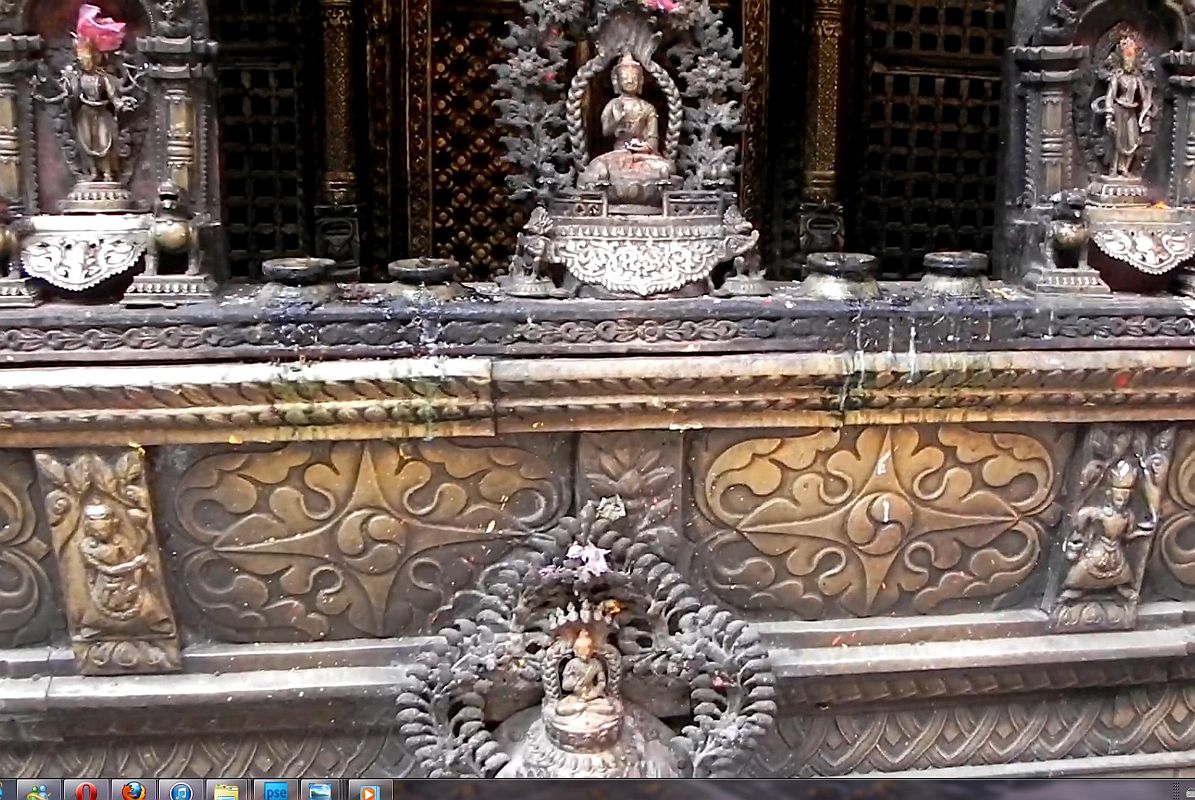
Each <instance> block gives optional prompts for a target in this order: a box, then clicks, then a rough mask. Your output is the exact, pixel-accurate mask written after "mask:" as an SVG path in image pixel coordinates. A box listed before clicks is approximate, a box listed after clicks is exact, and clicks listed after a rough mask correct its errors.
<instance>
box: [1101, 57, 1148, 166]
mask: <svg viewBox="0 0 1195 800" xmlns="http://www.w3.org/2000/svg"><path fill="white" fill-rule="evenodd" d="M1101 77H1102V78H1104V80H1105V81H1106V82H1107V84H1108V87H1107V90H1106V91H1105V92H1104V94H1102V95H1100V96H1099V97H1097V98H1096V99H1095V101H1094V102H1093V103H1092V110H1093V111H1095V112H1096V113H1097V114H1099V113H1102V114H1103V116H1104V126H1105V128H1106V129H1107V131H1108V135H1109V137H1110V139H1111V145H1112V146H1111V148H1110V149H1109V151H1108V156H1107V166H1108V171H1109V173H1110V174H1111V175H1115V176H1118V177H1130V176H1133V175H1134V174H1136V173H1138V172H1139V171H1140V170H1141V168H1142V166H1143V164H1142V163H1141V159H1140V158H1138V151H1139V150H1140V149H1141V146H1142V141H1143V140H1142V137H1143V135H1144V134H1147V133H1149V132H1150V131H1151V130H1152V126H1153V122H1152V119H1153V114H1154V111H1155V108H1154V90H1153V82H1152V81H1151V80H1150V77H1149V76H1148V75H1147V74H1146V68H1145V64H1144V63H1143V60H1142V56H1141V45H1140V43H1138V41H1137V39H1136V38H1135V37H1133V36H1125V37H1123V38H1122V39H1121V40H1120V41H1119V42H1118V43H1117V45H1116V49H1115V50H1114V51H1113V52H1112V54H1111V55H1110V56H1109V57H1108V65H1107V68H1106V69H1105V70H1104V71H1103V72H1101Z"/></svg>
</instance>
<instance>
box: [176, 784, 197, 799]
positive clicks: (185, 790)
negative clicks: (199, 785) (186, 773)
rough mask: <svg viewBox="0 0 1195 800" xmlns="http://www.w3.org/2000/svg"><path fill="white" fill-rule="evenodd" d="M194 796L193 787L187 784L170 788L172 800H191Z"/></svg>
mask: <svg viewBox="0 0 1195 800" xmlns="http://www.w3.org/2000/svg"><path fill="white" fill-rule="evenodd" d="M194 794H195V793H194V792H193V791H192V790H191V787H190V786H188V785H187V784H185V783H176V784H174V785H173V786H171V787H170V800H191V798H192V797H194Z"/></svg>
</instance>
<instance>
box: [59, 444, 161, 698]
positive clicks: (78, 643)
mask: <svg viewBox="0 0 1195 800" xmlns="http://www.w3.org/2000/svg"><path fill="white" fill-rule="evenodd" d="M36 461H37V469H38V472H39V473H40V474H41V480H42V486H43V489H44V490H45V492H46V494H45V503H46V515H47V518H48V520H49V524H50V530H51V532H52V534H53V539H54V551H55V553H56V554H57V556H58V566H59V571H60V573H61V575H62V586H63V594H64V599H65V601H66V602H65V605H66V612H67V620H68V622H69V623H70V632H71V641H72V644H73V646H74V651H75V658H76V661H77V662H78V664H79V670H80V672H82V673H84V674H92V675H111V674H122V673H127V672H166V671H171V670H175V669H178V668H179V667H180V666H181V661H180V657H179V642H178V629H177V626H176V624H175V621H174V612H173V609H172V608H171V606H170V598H169V596H168V595H167V594H166V582H165V575H164V571H163V568H162V558H161V554H160V552H159V550H158V542H157V535H156V531H155V527H154V518H153V511H152V509H151V508H150V500H149V489H148V487H147V485H146V482H145V456H144V453H143V452H142V451H140V450H127V451H123V452H121V451H96V452H84V453H79V454H76V455H72V456H68V457H65V458H64V457H60V456H59V455H58V454H57V453H51V452H40V453H38V454H37V455H36Z"/></svg>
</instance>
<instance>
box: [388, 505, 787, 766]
mask: <svg viewBox="0 0 1195 800" xmlns="http://www.w3.org/2000/svg"><path fill="white" fill-rule="evenodd" d="M626 524H627V517H626V507H625V505H624V504H623V503H622V501H621V500H620V499H618V498H608V499H605V500H602V501H601V502H590V503H588V504H586V505H585V506H584V507H583V508H582V509H581V511H580V513H579V514H578V515H577V516H576V517H565V518H564V519H562V520H561V521H560V523H559V524H558V525H556V526H555V527H553V528H552V529H551V530H549V531H547V532H546V533H544V534H539V535H535V536H532V537H530V538H529V539H528V540H527V543H526V546H525V547H524V548H522V549H521V550H520V551H518V552H516V553H512V555H511V556H509V557H508V558H506V559H504V560H503V561H502V562H500V563H498V564H495V565H494V566H491V567H489V568H488V569H487V570H486V571H485V572H484V573H483V575H482V579H481V582H480V585H479V586H478V588H477V590H476V591H475V592H472V593H464V592H463V593H459V594H458V595H457V597H456V598H455V600H454V606H453V608H452V610H451V612H450V613H453V614H455V615H456V617H457V618H456V620H455V622H454V623H453V625H452V626H451V627H449V628H447V629H445V630H444V631H442V636H443V642H441V643H440V644H438V645H437V646H435V648H434V649H433V650H431V651H429V652H428V653H427V654H426V656H425V657H424V658H423V659H421V661H420V663H419V664H418V666H416V667H415V668H413V669H412V670H411V671H410V672H409V675H408V678H407V680H406V681H405V682H404V683H403V685H402V687H401V688H402V694H401V695H400V697H399V700H398V703H399V709H400V710H399V714H398V720H399V723H400V725H401V732H402V733H403V735H404V736H406V737H407V742H408V746H409V747H410V749H411V750H412V752H413V753H414V754H415V756H416V758H417V759H419V761H420V762H421V764H422V766H423V768H424V769H425V770H426V771H427V772H428V773H429V774H430V775H431V776H432V777H450V776H461V777H465V776H484V777H492V776H495V775H497V774H499V773H500V772H501V771H502V770H503V769H504V767H506V766H507V765H508V764H509V763H510V753H509V752H507V751H504V750H503V748H502V746H501V744H500V742H499V741H498V740H497V739H496V738H495V737H494V735H492V734H491V733H490V732H489V730H488V729H487V728H486V727H485V724H484V722H483V719H484V714H483V708H484V705H485V695H486V693H487V692H488V691H489V689H490V688H491V687H493V686H494V685H495V683H497V682H510V681H531V682H535V683H539V682H541V681H544V679H545V676H544V672H543V670H544V669H545V665H546V664H552V663H555V661H554V657H553V654H554V653H555V651H554V650H553V645H552V634H551V631H552V629H553V628H554V627H558V626H559V623H560V620H561V617H560V614H561V609H562V606H561V603H560V601H561V592H562V591H563V592H565V593H566V594H569V593H571V594H573V595H574V599H575V595H576V593H577V592H579V591H591V590H589V589H584V590H583V589H580V588H579V587H581V586H593V585H600V586H605V587H606V589H604V590H603V591H604V592H605V594H604V598H605V599H604V600H602V601H601V603H600V608H601V609H602V613H605V614H608V615H611V616H612V617H615V618H617V623H618V624H619V625H621V626H622V627H623V628H624V629H627V630H630V631H635V632H636V633H634V634H633V635H630V636H628V637H626V638H621V637H620V639H619V640H618V649H619V650H620V651H621V654H622V659H621V660H622V664H623V667H624V668H625V669H626V670H627V671H628V672H629V673H630V674H633V675H636V676H638V677H641V678H643V679H653V678H654V679H660V678H670V679H672V680H681V681H685V682H687V683H689V685H690V686H691V687H692V688H691V702H692V708H693V721H692V724H690V725H686V726H685V727H684V728H683V729H682V731H681V733H680V734H679V735H676V736H674V737H673V739H672V751H673V754H674V758H675V763H674V764H670V765H655V766H656V769H654V770H653V765H652V764H642V765H639V767H640V770H639V771H636V772H633V773H632V772H630V771H627V765H626V764H625V762H620V763H616V764H611V765H610V770H609V771H604V772H603V773H602V774H603V775H604V776H607V777H612V776H615V775H624V774H657V773H658V774H666V773H669V772H677V773H680V774H682V775H690V776H694V777H718V776H733V775H735V774H737V773H738V772H739V771H740V770H741V768H742V767H743V765H744V763H745V761H746V759H747V758H749V757H750V754H751V752H752V750H753V748H754V747H755V746H756V745H757V743H758V742H759V741H760V739H761V738H762V736H763V735H764V734H765V733H766V732H767V731H768V729H769V728H770V727H771V725H772V719H773V715H774V713H775V703H774V701H773V678H772V674H771V671H770V667H769V664H768V658H767V652H766V650H764V649H763V647H762V646H761V645H760V644H759V641H758V638H757V636H756V635H755V633H754V632H753V631H752V630H751V628H750V627H749V626H748V625H747V624H746V623H744V622H742V621H740V620H736V619H734V618H733V617H732V616H731V615H730V614H729V613H727V612H725V611H720V610H718V609H717V607H715V606H703V605H701V603H700V601H698V600H697V599H696V597H695V595H694V592H693V590H692V588H691V587H690V586H689V585H688V584H686V583H685V581H684V579H683V577H682V576H681V575H680V573H679V572H678V571H677V570H676V568H675V567H674V566H672V564H670V563H668V562H667V561H664V560H663V559H661V558H660V557H659V556H658V555H656V554H655V552H654V549H653V547H652V545H651V544H650V543H649V540H648V538H641V537H640V535H639V534H637V533H636V534H628V533H626V532H624V526H625V525H626ZM586 570H593V571H596V574H598V575H600V576H602V581H601V582H597V583H595V582H594V581H590V580H589V579H588V578H586V577H585V576H584V574H583V573H584V572H585V571H586ZM564 587H571V589H566V588H564ZM570 607H572V606H570ZM583 608H584V606H583ZM567 613H568V612H566V614H567ZM618 660H619V659H613V658H612V659H606V660H605V663H606V664H608V665H614V664H616V663H617V662H618ZM607 680H609V679H608V678H607ZM546 685H547V686H548V687H551V686H552V685H553V682H552V681H551V680H549V681H547V684H546ZM553 700H554V697H553V696H552V691H551V690H549V692H548V694H547V695H546V702H552V701H553ZM547 713H548V712H547V710H545V714H547ZM649 738H650V737H649ZM576 752H578V753H584V754H585V755H586V756H588V755H589V754H591V752H592V751H591V750H590V749H588V748H583V749H579V750H576ZM598 752H599V753H600V752H606V751H604V750H602V749H601V748H598ZM641 752H643V751H642V750H641ZM591 763H592V760H591V759H589V758H587V757H586V758H581V757H576V758H575V759H574V760H573V761H572V764H573V766H572V767H569V766H568V762H567V760H566V763H564V764H563V765H562V766H561V769H560V771H559V773H558V774H556V775H554V777H566V776H568V777H582V776H584V775H587V774H588V775H590V776H593V774H594V773H592V772H591V771H588V770H586V769H585V765H587V764H591Z"/></svg>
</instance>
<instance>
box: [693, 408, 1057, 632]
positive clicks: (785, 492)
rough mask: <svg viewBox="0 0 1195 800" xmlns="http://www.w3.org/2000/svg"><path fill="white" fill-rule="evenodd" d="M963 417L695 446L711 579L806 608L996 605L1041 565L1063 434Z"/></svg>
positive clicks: (876, 610) (741, 600)
mask: <svg viewBox="0 0 1195 800" xmlns="http://www.w3.org/2000/svg"><path fill="white" fill-rule="evenodd" d="M1029 430H1030V431H1031V432H1026V433H1020V432H1016V433H1014V432H1008V431H1004V430H986V429H979V428H970V427H965V426H957V425H945V426H940V427H933V428H930V427H916V426H895V427H869V428H848V429H845V430H828V429H827V430H816V431H812V432H807V433H798V434H797V435H793V436H789V437H781V438H766V439H748V440H745V441H734V440H731V443H729V444H728V445H725V444H721V442H725V441H726V440H724V439H719V438H718V437H716V436H712V437H710V438H709V439H707V440H705V441H704V442H703V443H702V444H701V445H700V446H699V448H698V455H697V461H696V465H697V474H696V475H695V478H694V486H695V489H696V495H697V500H698V504H699V507H700V508H701V511H702V512H703V514H704V515H705V516H706V517H707V518H708V520H710V521H711V522H713V523H715V524H716V525H718V526H725V527H724V528H721V529H720V530H719V531H718V532H716V533H715V534H714V535H713V537H712V539H711V541H710V542H709V547H708V548H707V549H708V551H709V552H710V553H711V556H710V558H709V561H708V563H707V565H706V569H707V571H708V572H709V574H710V582H711V585H712V586H713V587H714V588H715V589H716V590H717V591H719V593H721V594H722V595H723V596H724V597H726V598H727V599H728V600H731V601H732V602H734V603H736V604H737V605H740V606H744V607H750V608H755V609H759V610H770V611H781V610H782V611H790V612H796V613H798V614H800V615H801V616H803V617H805V618H818V617H822V616H837V615H843V614H853V615H869V614H881V613H885V612H890V611H898V612H904V613H930V612H948V611H951V610H952V609H956V608H960V607H966V606H967V604H968V603H971V604H972V607H973V603H974V602H975V601H977V600H983V601H986V602H988V603H990V604H992V605H996V606H1002V605H1006V604H1009V603H1012V602H1014V601H1015V600H1016V599H1018V598H1017V592H1018V590H1020V589H1022V587H1023V586H1024V584H1025V582H1026V581H1027V580H1028V579H1029V578H1030V576H1031V575H1033V574H1034V573H1035V570H1037V568H1038V566H1039V564H1040V563H1041V561H1042V558H1041V556H1042V551H1043V541H1044V530H1045V527H1046V525H1047V521H1048V520H1049V519H1050V517H1051V516H1053V515H1056V513H1057V509H1056V498H1057V493H1058V484H1059V471H1060V469H1061V465H1062V464H1063V462H1064V461H1065V458H1066V454H1067V453H1068V452H1069V450H1070V447H1071V443H1072V440H1071V438H1070V437H1069V435H1067V434H1064V433H1059V432H1057V430H1056V429H1054V428H1052V427H1050V426H1034V427H1033V428H1031V429H1029Z"/></svg>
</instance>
